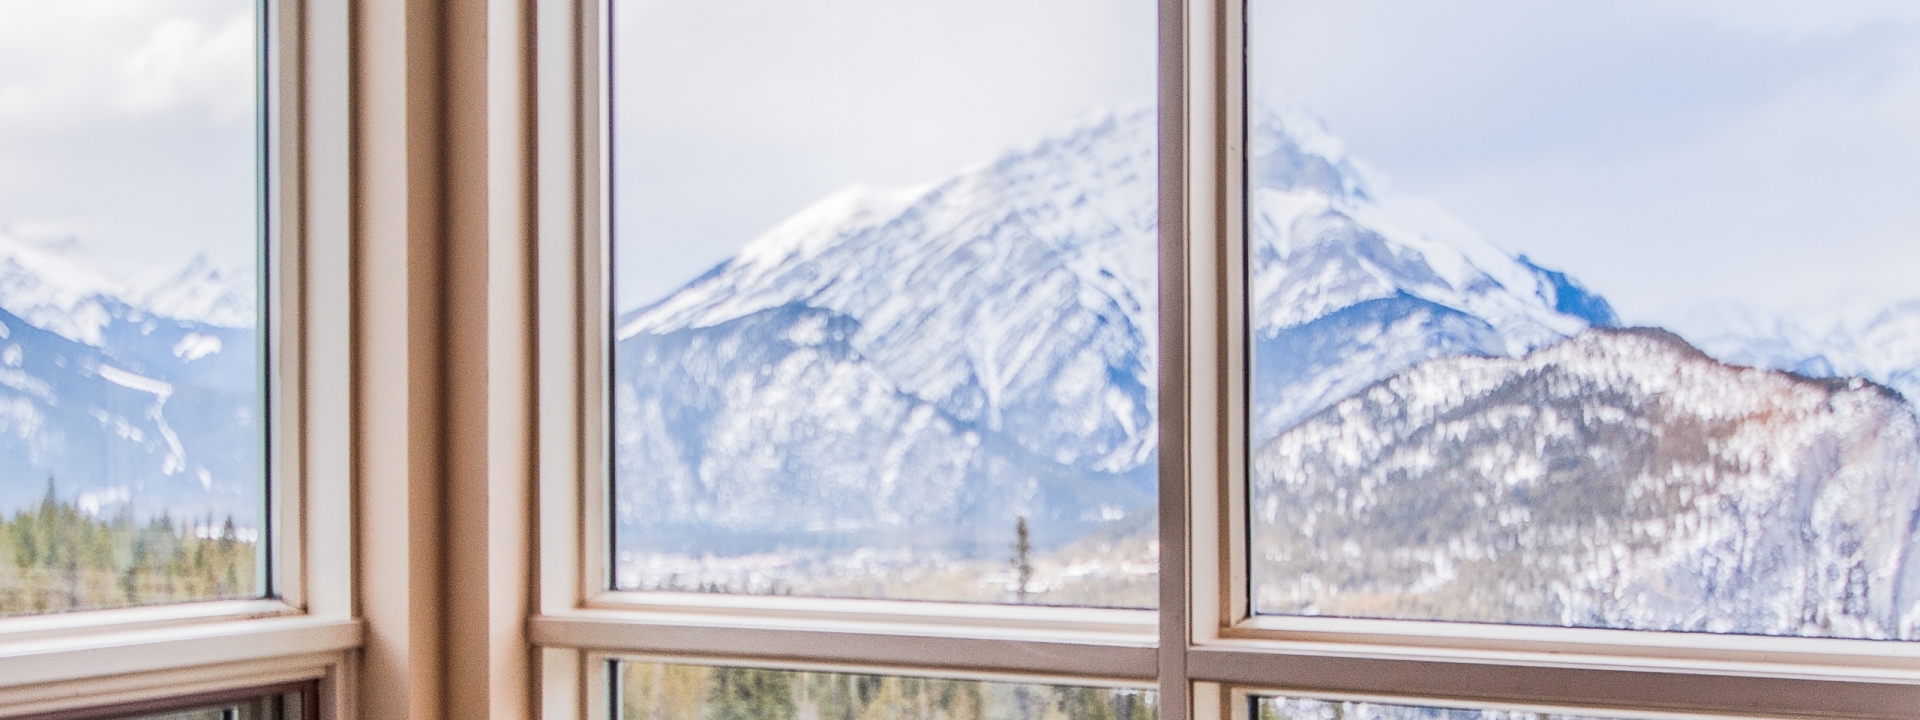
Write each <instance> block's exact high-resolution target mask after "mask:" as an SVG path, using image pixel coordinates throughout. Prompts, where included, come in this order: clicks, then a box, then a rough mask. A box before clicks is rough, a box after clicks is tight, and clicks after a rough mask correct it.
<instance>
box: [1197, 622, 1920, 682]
mask: <svg viewBox="0 0 1920 720" xmlns="http://www.w3.org/2000/svg"><path fill="white" fill-rule="evenodd" d="M1221 636H1222V640H1223V641H1225V642H1229V643H1231V642H1239V641H1251V642H1253V643H1255V645H1251V646H1250V647H1257V646H1258V644H1259V643H1262V642H1267V641H1271V642H1280V643H1319V644H1334V643H1338V644H1346V645H1360V646H1374V647H1378V646H1392V647H1397V648H1404V649H1408V650H1410V651H1413V652H1428V651H1431V650H1436V649H1437V650H1443V651H1445V652H1447V653H1449V654H1456V655H1457V654H1460V653H1463V652H1483V653H1492V654H1493V656H1494V657H1504V656H1511V655H1512V654H1515V653H1518V654H1521V655H1522V656H1524V655H1526V654H1535V655H1540V656H1554V657H1576V656H1577V657H1588V658H1595V659H1603V658H1604V659H1608V660H1606V661H1605V662H1609V663H1614V662H1619V661H1620V659H1621V658H1631V662H1634V663H1637V664H1647V663H1656V664H1659V665H1661V666H1665V665H1667V664H1669V663H1685V664H1687V665H1688V666H1695V667H1699V666H1701V663H1719V664H1721V665H1722V666H1724V667H1727V668H1734V667H1740V668H1746V669H1747V670H1746V671H1749V672H1759V673H1760V674H1768V675H1786V676H1793V677H1808V678H1817V677H1842V678H1856V679H1876V680H1886V681H1893V682H1920V643H1912V642H1900V641H1892V640H1846V639H1836V638H1809V637H1786V636H1769V635H1730V634H1722V633H1703V632H1659V631H1645V630H1614V629H1602V628H1570V627H1543V626H1527V625H1499V624H1491V623H1464V622H1427V621H1415V620H1376V619H1363V618H1326V617H1279V616H1264V617H1256V618H1253V619H1251V620H1248V621H1245V622H1242V623H1240V624H1239V625H1237V626H1235V627H1233V628H1230V629H1227V630H1225V631H1224V632H1222V633H1221Z"/></svg>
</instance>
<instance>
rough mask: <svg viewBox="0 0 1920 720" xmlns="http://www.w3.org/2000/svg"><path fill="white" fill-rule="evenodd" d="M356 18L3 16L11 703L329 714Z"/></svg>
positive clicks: (338, 694) (346, 451)
mask: <svg viewBox="0 0 1920 720" xmlns="http://www.w3.org/2000/svg"><path fill="white" fill-rule="evenodd" d="M346 19H347V15H346V10H345V6H344V4H342V3H334V2H328V1H327V0H317V1H313V2H305V3H297V4H290V3H282V2H277V1H269V2H258V3H256V2H252V1H251V0H240V1H234V0H169V1H167V2H156V3H136V4H133V5H128V4H125V3H101V2H75V3H61V4H55V5H43V4H36V3H7V4H4V6H0V36H4V38H5V39H4V41H3V42H0V48H3V49H0V158H3V159H0V168H4V169H0V253H4V255H5V258H4V259H3V260H0V267H4V270H0V273H3V274H4V276H5V278H6V280H5V282H4V284H5V286H6V289H5V290H4V291H3V292H0V294H4V296H5V297H4V299H0V324H4V325H5V326H6V329H5V331H4V332H0V335H4V337H0V365H4V368H3V369H0V374H4V375H5V380H3V381H0V385H4V389H0V402H4V403H5V404H6V406H7V408H8V410H7V412H6V416H7V418H8V420H6V428H5V430H4V432H0V436H3V437H4V439H0V457H4V459H0V498H4V499H0V502H3V503H4V504H5V505H4V509H0V524H4V525H5V526H6V527H5V530H6V532H4V533H0V545H4V546H5V547H4V549H0V557H3V558H4V562H0V615H5V617H0V714H5V715H7V716H9V717H15V716H30V717H43V716H44V717H109V716H116V715H114V713H118V715H117V716H120V717H142V716H147V715H151V714H152V713H161V716H165V717H171V716H182V715H180V713H187V715H184V716H187V717H200V716H217V717H289V716H292V717H312V716H314V715H315V714H317V713H318V712H319V709H318V708H319V707H321V706H325V707H329V708H334V707H338V704H339V702H340V699H341V698H342V697H343V695H342V691H343V688H344V684H343V683H342V682H341V680H342V679H343V678H344V677H346V674H347V673H349V672H351V663H352V662H353V660H352V650H353V648H355V647H357V646H358V645H359V643H360V640H359V635H360V625H359V623H358V622H356V621H355V619H354V617H353V609H352V606H351V598H352V593H353V587H352V584H351V579H352V577H353V576H352V572H351V571H352V568H351V565H350V562H349V558H350V556H351V553H352V552H353V550H352V548H353V544H352V543H351V542H350V528H351V525H350V523H349V517H348V515H347V512H346V506H347V501H348V499H349V498H351V486H350V484H349V477H348V474H347V473H348V470H349V469H350V465H349V464H347V463H345V462H343V461H342V458H347V457H351V451H350V448H349V447H348V446H347V445H348V444H347V442H345V440H346V439H347V432H348V430H349V426H348V425H347V424H346V423H345V418H346V417H348V413H347V412H346V411H345V408H346V407H347V406H348V403H349V402H350V396H349V393H348V392H347V390H348V378H349V377H350V376H349V375H346V374H344V373H340V372H338V370H339V369H340V368H342V367H343V366H344V365H345V364H346V363H345V360H346V358H347V356H348V355H349V352H350V348H351V347H352V345H351V344H350V343H348V342H346V339H345V338H346V336H347V333H345V332H342V330H343V329H345V328H346V326H347V324H348V323H347V320H346V316H347V311H348V310H349V308H350V307H351V306H350V304H349V303H347V302H343V300H344V299H345V298H347V297H349V296H350V294H351V290H350V285H349V282H348V272H347V264H346V262H345V261H346V259H347V258H348V255H347V253H346V248H347V245H348V240H349V238H348V236H347V235H346V234H345V233H344V232H340V230H341V229H342V228H344V227H345V225H346V223H344V222H342V219H343V218H346V217H350V213H349V208H348V205H347V203H346V202H345V200H346V198H347V193H345V192H344V189H345V187H346V184H347V183H346V181H347V175H346V173H345V168H346V167H347V165H348V155H347V139H348V136H347V133H346V132H345V129H346V123H345V122H344V121H343V118H344V117H345V116H346V113H347V110H348V108H349V103H348V100H347V97H346V93H345V83H344V81H343V80H342V79H343V78H344V77H346V75H347V69H348V68H347V66H346V64H345V58H344V54H343V50H342V49H343V48H344V47H345V46H346V30H347V27H348V26H347V25H346V22H345V21H346ZM336 58H337V59H338V61H337V62H336V61H335V59H336ZM309 540H317V541H316V542H309ZM287 688H305V689H300V690H298V693H299V694H300V697H301V698H304V699H303V700H301V701H300V702H299V703H295V705H298V706H299V707H298V708H295V707H292V706H289V705H287V701H286V700H285V699H284V698H281V699H272V698H268V697H267V696H268V695H273V696H274V697H279V694H280V693H281V692H282V690H283V689H287ZM287 692H294V691H293V690H287ZM263 698H265V699H263ZM309 701H312V702H317V703H319V705H313V704H311V703H309ZM216 705H217V706H218V707H216ZM329 712H331V710H329ZM167 713H173V715H168V714H167ZM196 713H197V714H196ZM208 713H212V715H208ZM302 713H304V714H302ZM143 714H144V715H143Z"/></svg>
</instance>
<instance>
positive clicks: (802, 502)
mask: <svg viewBox="0 0 1920 720" xmlns="http://www.w3.org/2000/svg"><path fill="white" fill-rule="evenodd" d="M1154 172H1155V165H1154V125H1153V116H1152V114H1151V113H1145V112H1142V113H1135V114H1132V115H1127V116H1120V117H1109V118H1106V119H1104V120H1102V121H1099V122H1096V123H1093V124H1090V125H1088V126H1085V127H1082V128H1080V129H1078V130H1076V131H1074V132H1072V133H1069V134H1066V135H1063V136H1059V137H1055V138H1050V139H1048V140H1045V141H1042V142H1040V143H1038V144H1036V145H1034V146H1031V147H1026V148H1021V149H1017V150H1015V151H1012V152H1009V153H1007V154H1006V155H1003V156H1002V157H1000V158H999V159H997V160H995V161H993V162H992V163H989V164H987V165H984V166H982V167H979V168H975V169H971V170H969V171H966V172H963V173H961V174H959V175H956V176H954V177H952V178H949V179H947V180H945V181H942V182H939V183H936V184H933V185H930V186H926V187H921V188H914V189H910V190H906V191H900V192H878V191H871V190H861V189H853V190H848V191H845V192H842V193H839V194H836V195H834V196H832V197H829V198H827V199H825V200H823V201H821V202H820V203H817V204H816V205H814V206H813V207H810V208H808V209H807V210H805V211H803V212H801V213H800V214H798V215H796V216H795V217H794V218H792V219H791V220H789V221H787V222H785V223H783V224H782V225H780V226H779V227H776V228H774V229H773V230H771V231H769V232H768V233H766V234H765V235H764V236H762V237H761V238H759V239H758V240H756V241H755V242H753V243H752V244H751V245H750V246H748V247H747V248H746V249H744V250H743V251H742V252H741V253H740V255H739V256H738V257H736V258H735V259H733V260H732V261H729V262H728V263H726V264H723V265H721V266H720V267H718V268H716V269H714V270H713V271H712V272H710V273H708V274H707V275H706V276H704V277H702V278H700V279H698V280H696V281H694V282H693V283H692V284H690V285H689V286H687V287H686V288H684V289H683V290H681V291H679V292H678V293H676V294H674V295H672V296H670V297H668V298H667V299H665V300H664V301H662V302H660V303H658V304H656V305H655V306H653V307H651V308H648V309H645V310H643V311H640V312H638V313H636V314H634V315H632V316H629V317H628V318H625V319H624V320H623V322H622V323H621V324H620V327H619V329H618V333H617V336H618V342H619V345H618V350H617V356H616V363H617V369H616V388H615V418H616V427H617V431H616V432H617V433H618V437H617V440H616V462H617V463H618V465H617V468H618V472H619V477H620V484H619V493H618V494H619V499H618V502H619V503H620V512H621V518H622V520H623V521H624V522H626V523H628V525H627V528H628V529H627V531H626V533H625V535H624V536H623V537H626V538H639V537H641V533H652V534H653V536H654V537H656V538H658V539H659V541H660V542H673V543H681V544H688V545H691V546H694V547H699V546H700V543H702V542H704V540H703V539H702V538H703V536H702V534H701V532H702V531H703V530H715V531H720V530H725V531H727V532H731V533H736V534H738V533H745V534H757V535H760V536H765V537H767V538H770V539H768V540H766V542H776V541H777V539H778V538H781V537H788V536H791V535H792V534H794V533H803V532H806V533H814V534H815V536H816V537H819V536H844V537H845V538H847V539H846V542H849V543H860V544H864V543H879V542H882V540H881V539H882V538H888V539H886V540H885V542H886V543H888V544H894V543H899V542H902V541H901V540H898V539H897V538H894V537H893V536H895V535H901V534H906V535H912V536H914V537H915V538H917V539H918V540H916V541H924V542H927V543H931V544H934V545H938V546H941V547H947V548H967V547H978V548H982V549H990V550H991V551H992V552H996V553H998V552H1001V551H1002V548H1004V547H1005V543H1006V541H1007V539H1008V537H1009V536H1010V533H1011V530H1012V528H1013V525H1014V521H1015V517H1016V516H1020V515H1027V516H1031V517H1032V518H1033V519H1034V528H1035V529H1034V532H1035V535H1036V538H1037V539H1038V540H1040V541H1043V542H1044V541H1058V540H1063V539H1066V538H1069V537H1072V536H1074V535H1076V534H1078V533H1079V532H1080V531H1081V530H1082V529H1084V528H1085V527H1088V526H1090V525H1091V524H1094V523H1098V522H1107V521H1116V520H1120V519H1122V518H1125V517H1127V516H1129V515H1137V514H1139V513H1142V512H1150V511H1151V504H1152V488H1153V482H1152V477H1153V476H1152V473H1153V467H1152V464H1151V460H1152V458H1153V456H1154V455H1153V453H1154V447H1155V443H1156V440H1157V436H1156V433H1157V427H1156V425H1155V424H1154V407H1153V403H1154V397H1155V384H1156V381H1157V367H1156V364H1155V353H1154V352H1151V348H1153V347H1155V342H1156V341H1155V331H1156V327H1155V324H1154V322H1153V304H1154V302H1155V291H1154V286H1155V285H1154V283H1155V280H1154V274H1153V273H1154V243H1155V238H1156V232H1157V229H1156V224H1155V193H1154V188H1155V176H1154Z"/></svg>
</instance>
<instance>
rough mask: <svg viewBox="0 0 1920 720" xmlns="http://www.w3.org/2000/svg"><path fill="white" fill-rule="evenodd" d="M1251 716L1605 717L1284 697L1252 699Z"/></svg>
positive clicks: (1363, 719) (1328, 719)
mask: <svg viewBox="0 0 1920 720" xmlns="http://www.w3.org/2000/svg"><path fill="white" fill-rule="evenodd" d="M1253 717H1254V720H1608V719H1607V718H1603V717H1600V716H1593V715H1559V714H1547V713H1538V712H1531V711H1526V712H1523V711H1517V710H1462V709H1458V708H1439V707H1424V706H1419V705H1392V704H1387V703H1375V702H1353V701H1346V700H1314V699H1309V698H1284V697H1267V698H1255V699H1254V701H1253Z"/></svg>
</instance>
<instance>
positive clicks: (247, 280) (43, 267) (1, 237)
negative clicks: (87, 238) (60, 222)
mask: <svg viewBox="0 0 1920 720" xmlns="http://www.w3.org/2000/svg"><path fill="white" fill-rule="evenodd" d="M255 282H256V281H255V279H254V277H253V274H252V273H251V272H250V271H247V270H235V269H227V268H219V267H217V266H215V265H214V263H213V262H212V261H210V260H208V259H207V258H206V257H205V256H197V257H194V258H193V259H192V260H190V261H188V262H187V263H186V264H185V265H184V266H182V267H180V268H179V269H177V270H171V271H165V270H163V271H155V272H149V273H146V274H143V275H142V276H140V277H137V278H134V279H132V280H131V281H121V280H117V279H115V278H112V277H109V276H108V275H107V274H106V273H103V272H101V271H100V270H99V269H98V268H97V267H95V266H94V265H93V263H92V262H90V261H89V260H88V259H87V257H86V255H85V254H84V252H83V251H82V250H81V248H80V247H79V245H78V243H77V242H75V241H73V240H71V239H67V240H56V241H48V240H37V239H29V238H25V237H21V236H19V235H16V234H12V233H8V232H5V231H3V230H0V310H6V311H7V312H10V313H13V314H14V315H15V316H17V317H19V318H20V319H22V320H25V321H27V322H28V323H30V324H32V325H33V326H34V327H38V328H42V329H45V330H47V331H49V332H52V333H55V334H57V335H59V336H61V337H64V338H67V339H69V340H73V341H75V342H80V343H84V344H87V345H92V346H95V347H100V346H101V345H102V344H103V343H105V341H106V340H105V336H104V331H105V328H106V326H107V325H108V324H110V323H112V322H113V321H114V317H115V315H116V312H118V314H122V315H124V314H125V311H126V310H131V311H133V312H135V313H137V314H146V315H154V316H158V317H164V318H168V319H172V320H179V321H186V322H194V323H202V324H206V325H213V326H217V327H230V328H244V327H252V326H253V325H254V323H255V322H256V320H257V315H258V311H257V310H256V308H255V303H256V300H255V298H256V297H257V296H258V292H257V290H256V289H255V288H256V285H255Z"/></svg>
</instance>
